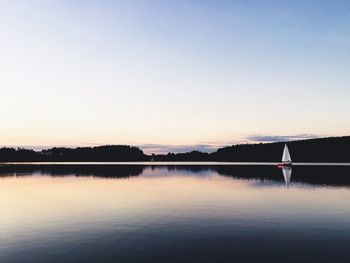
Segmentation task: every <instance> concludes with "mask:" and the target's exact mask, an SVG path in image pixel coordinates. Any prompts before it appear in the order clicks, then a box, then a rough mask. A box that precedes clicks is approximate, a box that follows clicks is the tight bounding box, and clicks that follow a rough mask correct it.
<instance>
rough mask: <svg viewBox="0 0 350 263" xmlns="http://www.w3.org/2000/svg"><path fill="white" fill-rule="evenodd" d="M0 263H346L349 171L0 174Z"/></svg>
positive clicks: (63, 169) (130, 169) (129, 169)
mask: <svg viewBox="0 0 350 263" xmlns="http://www.w3.org/2000/svg"><path fill="white" fill-rule="evenodd" d="M0 211H1V216H0V262H1V263H6V262H349V260H350V249H349V248H350V168H349V167H331V166H329V167H302V166H298V167H295V168H293V171H284V173H283V172H282V170H280V169H278V168H276V167H274V166H220V167H218V166H198V165H197V166H161V167H157V166H141V165H138V166H128V165H123V166H115V165H109V166H102V165H75V166H70V165H57V166H55V165H51V166H45V165H44V166H30V165H28V166H24V165H21V166H4V167H0Z"/></svg>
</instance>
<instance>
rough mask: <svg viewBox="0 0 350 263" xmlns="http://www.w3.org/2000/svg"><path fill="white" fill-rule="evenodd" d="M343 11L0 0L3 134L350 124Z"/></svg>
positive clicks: (76, 138)
mask: <svg viewBox="0 0 350 263" xmlns="http://www.w3.org/2000/svg"><path fill="white" fill-rule="evenodd" d="M349 14H350V2H349V1H204V0H203V1H199V0H198V1H189V0H186V1H175V0H174V1H170V0H169V1H161V0H159V1H150V0H147V1H146V0H145V1H137V0H135V1H74V0H66V1H64V0H0V36H1V41H0V87H1V103H0V110H1V113H2V117H1V123H2V125H1V130H0V144H1V145H26V146H46V145H47V146H53V145H96V144H107V143H109V144H133V145H140V146H142V145H144V148H147V149H150V148H152V147H153V148H152V149H155V148H157V147H155V146H154V144H155V145H161V147H160V148H162V147H163V148H164V149H167V148H169V149H175V148H176V147H178V148H181V150H183V149H184V148H186V147H189V145H193V146H194V147H195V146H196V145H198V147H199V148H200V149H204V150H207V149H209V148H210V147H216V146H217V145H225V144H232V143H235V142H241V141H245V140H250V141H251V140H252V138H254V140H256V141H261V139H259V138H260V136H261V138H274V137H275V136H282V138H286V137H290V136H299V135H300V136H301V137H305V135H310V136H326V135H346V134H349V131H350V118H349V117H348V116H349V113H350V103H349V99H350V26H349V25H350V15H349ZM266 136H267V137H266ZM283 136H285V137H283ZM277 138H281V137H277ZM191 147H192V146H191ZM191 147H190V148H191ZM158 148H159V147H158ZM192 148H193V147H192ZM156 151H161V150H159V149H157V150H156Z"/></svg>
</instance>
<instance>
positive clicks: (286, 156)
mask: <svg viewBox="0 0 350 263" xmlns="http://www.w3.org/2000/svg"><path fill="white" fill-rule="evenodd" d="M291 165H292V158H291V157H290V154H289V150H288V146H287V144H285V145H284V149H283V155H282V163H279V164H278V166H279V167H287V166H291Z"/></svg>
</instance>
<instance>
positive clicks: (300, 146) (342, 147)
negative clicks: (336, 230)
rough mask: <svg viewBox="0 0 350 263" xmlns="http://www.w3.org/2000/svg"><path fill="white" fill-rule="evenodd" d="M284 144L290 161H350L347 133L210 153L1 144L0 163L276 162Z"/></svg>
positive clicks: (231, 148)
mask: <svg viewBox="0 0 350 263" xmlns="http://www.w3.org/2000/svg"><path fill="white" fill-rule="evenodd" d="M286 143H287V144H288V147H289V149H290V153H291V157H292V160H293V163H350V154H349V149H350V136H344V137H328V138H316V139H307V140H297V141H289V142H276V143H260V144H238V145H232V146H227V147H223V148H220V149H218V150H217V151H215V152H212V153H205V152H200V151H192V152H186V153H168V154H151V155H147V154H145V153H144V152H143V151H142V150H141V149H140V148H138V147H134V146H128V145H106V146H97V147H77V148H64V147H60V148H57V147H55V148H51V149H45V150H41V151H34V150H31V149H23V148H17V149H15V148H1V149H0V163H9V162H11V163H14V162H17V163H20V162H27V163H28V162H29V163H30V162H31V163H34V162H36V163H49V162H51V163H52V162H53V163H76V162H82V163H87V162H91V163H92V162H93V163H96V162H103V163H108V162H118V163H121V162H134V163H135V162H151V163H152V164H153V163H154V162H158V163H163V162H212V163H217V162H220V163H222V162H229V163H230V162H236V163H243V162H244V163H246V162H248V163H249V162H251V163H252V162H253V163H256V162H260V163H277V162H279V161H280V160H281V157H282V151H283V147H284V145H285V144H286Z"/></svg>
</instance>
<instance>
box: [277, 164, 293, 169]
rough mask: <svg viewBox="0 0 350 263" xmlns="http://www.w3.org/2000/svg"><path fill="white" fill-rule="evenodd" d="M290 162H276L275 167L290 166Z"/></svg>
mask: <svg viewBox="0 0 350 263" xmlns="http://www.w3.org/2000/svg"><path fill="white" fill-rule="evenodd" d="M291 166H292V163H278V164H277V167H279V168H285V167H291Z"/></svg>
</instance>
